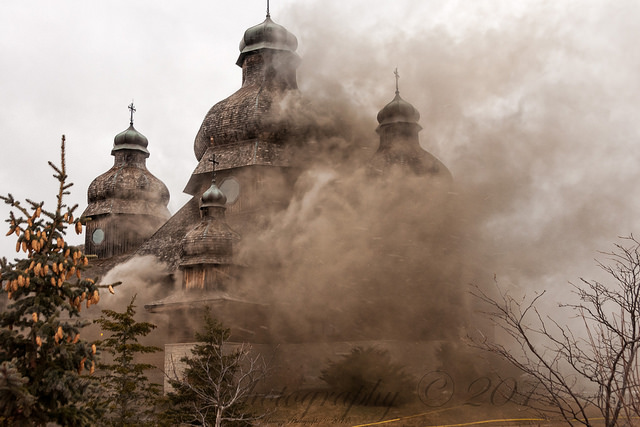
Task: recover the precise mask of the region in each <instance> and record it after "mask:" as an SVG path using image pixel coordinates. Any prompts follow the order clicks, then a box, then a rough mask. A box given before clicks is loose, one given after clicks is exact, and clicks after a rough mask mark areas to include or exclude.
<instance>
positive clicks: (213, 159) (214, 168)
mask: <svg viewBox="0 0 640 427" xmlns="http://www.w3.org/2000/svg"><path fill="white" fill-rule="evenodd" d="M209 161H210V162H211V164H212V165H213V183H214V184H215V183H216V165H219V164H220V162H218V161H217V160H216V155H215V154H212V155H211V157H210V158H209Z"/></svg>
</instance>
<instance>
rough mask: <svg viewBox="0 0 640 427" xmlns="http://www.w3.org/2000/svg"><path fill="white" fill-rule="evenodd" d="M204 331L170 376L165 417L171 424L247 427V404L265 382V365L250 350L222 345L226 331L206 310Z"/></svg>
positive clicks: (227, 336)
mask: <svg viewBox="0 0 640 427" xmlns="http://www.w3.org/2000/svg"><path fill="white" fill-rule="evenodd" d="M204 323H205V324H204V330H203V331H202V332H196V340H197V341H198V344H196V345H195V346H194V347H193V349H192V350H191V356H185V357H183V358H181V359H180V362H182V364H183V365H184V371H182V372H181V373H178V372H177V369H175V366H174V370H173V372H172V373H170V374H169V383H170V384H171V386H172V387H173V389H174V391H173V392H171V393H169V395H168V397H169V400H170V402H171V403H172V405H173V407H172V410H171V413H170V414H169V415H170V416H171V417H172V419H173V420H174V422H175V423H176V424H179V423H196V424H197V425H202V426H216V427H219V426H220V425H222V422H223V421H224V425H248V423H249V422H250V421H252V420H256V419H257V418H259V416H255V415H254V414H251V413H249V412H248V411H247V408H246V400H247V398H248V397H249V396H250V394H251V393H252V392H253V389H254V388H255V386H256V384H257V383H258V382H259V381H260V380H261V379H263V378H264V376H265V374H266V366H265V363H264V360H263V358H262V357H261V356H259V355H258V356H251V355H250V352H251V348H250V347H249V346H245V345H239V346H236V347H235V348H231V346H230V344H229V343H227V341H228V339H229V336H230V335H231V330H230V329H228V328H225V327H224V326H223V325H222V324H221V323H220V322H219V321H218V320H216V319H214V318H212V317H211V315H210V313H209V311H208V310H207V311H206V312H205V316H204Z"/></svg>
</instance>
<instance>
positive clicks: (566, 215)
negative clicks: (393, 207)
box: [0, 0, 640, 281]
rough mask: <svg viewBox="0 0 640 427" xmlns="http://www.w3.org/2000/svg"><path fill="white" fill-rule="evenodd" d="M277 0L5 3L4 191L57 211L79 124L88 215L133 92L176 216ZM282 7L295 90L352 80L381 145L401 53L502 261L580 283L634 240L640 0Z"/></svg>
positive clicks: (79, 182)
mask: <svg viewBox="0 0 640 427" xmlns="http://www.w3.org/2000/svg"><path fill="white" fill-rule="evenodd" d="M265 9H266V5H265V1H263V0H244V1H242V2H237V1H226V0H220V1H204V0H192V1H185V2H177V1H173V2H169V1H158V0H154V1H142V0H137V1H131V0H129V1H118V0H111V1H108V2H90V1H86V0H75V1H71V0H59V1H55V2H52V1H48V0H35V1H29V2H9V1H5V2H3V4H2V6H1V7H0V58H1V64H2V66H1V67H0V100H1V101H2V102H1V103H0V129H1V131H2V133H1V138H2V154H1V158H2V159H3V162H2V166H1V169H0V193H2V194H6V193H8V192H11V193H12V194H13V195H14V196H16V197H17V198H20V199H24V198H32V199H34V200H45V201H46V202H47V204H48V205H49V206H51V205H52V204H53V202H54V192H55V189H56V187H55V181H54V180H53V179H52V178H50V176H51V173H50V170H49V169H48V167H47V165H46V162H47V160H53V161H55V162H56V163H58V161H59V160H58V158H59V142H60V136H61V135H62V134H65V135H66V137H67V167H68V172H69V175H70V178H71V180H72V181H73V182H74V183H75V186H74V187H73V188H72V196H71V198H70V202H71V203H78V204H79V205H80V208H79V210H80V211H82V210H84V208H85V207H86V192H87V187H88V186H89V184H90V183H91V181H92V180H93V179H94V178H95V177H97V176H98V175H100V174H101V173H103V172H105V171H107V170H108V169H109V168H110V167H111V166H112V164H113V157H112V156H111V155H110V150H111V148H112V144H113V137H114V136H115V135H116V134H117V133H119V132H121V131H122V130H125V129H126V128H127V127H128V120H129V112H128V110H127V105H128V104H129V103H130V102H131V101H132V100H134V102H135V105H136V108H137V113H136V115H135V126H136V128H137V129H138V130H139V131H140V132H141V133H143V134H144V135H145V136H146V137H147V138H148V139H149V147H148V148H149V151H150V152H151V157H150V158H149V159H148V162H147V166H148V168H149V170H150V171H151V172H152V173H153V174H154V175H156V176H157V177H158V178H160V179H161V180H162V181H163V182H164V183H165V184H166V185H167V187H168V188H169V191H170V193H171V203H170V205H169V208H170V210H171V211H172V212H175V211H176V210H177V209H178V208H179V207H180V206H182V204H183V203H184V202H186V200H187V197H186V196H185V195H184V194H183V193H182V189H183V188H184V186H185V184H186V183H187V181H188V179H189V176H190V174H191V172H192V170H193V169H194V167H195V165H196V160H195V157H194V154H193V140H194V138H195V135H196V133H197V131H198V128H199V126H200V123H201V121H202V119H203V118H204V115H205V114H206V112H207V111H208V109H209V108H210V107H211V106H212V105H214V104H215V103H217V102H218V101H220V100H222V99H224V98H225V97H227V96H229V95H230V94H231V93H233V92H234V91H235V90H237V89H238V88H239V87H240V83H241V70H240V68H238V67H237V66H236V65H235V61H236V59H237V57H238V53H239V52H238V43H239V41H240V39H241V37H242V34H243V33H244V31H245V30H246V29H247V28H249V27H250V26H252V25H255V24H258V23H260V22H262V20H263V19H264V16H265ZM271 15H272V18H273V19H274V21H276V22H277V23H279V24H281V25H284V26H285V27H286V28H287V29H289V30H290V31H291V32H293V33H294V34H295V35H296V36H297V37H298V41H299V49H298V52H299V53H300V55H301V56H302V58H303V64H302V66H301V67H300V70H299V73H298V81H299V83H300V86H301V89H302V90H303V91H304V90H308V93H309V94H311V95H313V94H320V93H322V90H321V89H320V88H322V87H323V85H330V86H332V87H333V86H338V87H339V88H340V91H339V92H340V93H341V94H342V96H346V97H347V98H350V99H351V101H352V102H353V107H354V108H357V109H360V110H361V111H362V110H364V111H366V112H367V114H368V113H369V112H370V114H371V138H373V139H374V140H375V138H377V137H376V135H375V132H374V131H375V127H376V125H377V123H376V121H375V114H376V112H377V111H378V110H379V109H381V108H382V107H383V106H384V105H385V103H387V102H388V101H390V100H391V99H392V98H393V90H394V80H393V74H392V73H393V69H394V68H395V67H396V66H397V67H399V69H400V75H401V80H400V82H401V83H400V85H401V86H400V87H401V92H402V95H403V97H404V98H405V99H406V100H407V101H409V102H411V103H413V104H414V105H415V106H416V107H417V108H418V109H419V111H420V112H421V115H422V118H421V125H422V126H423V128H424V130H423V132H422V133H421V138H422V144H423V146H424V147H425V148H427V149H428V150H429V151H431V152H432V153H434V154H435V155H436V156H438V157H439V158H440V159H441V160H442V161H443V162H444V163H445V164H446V165H447V166H448V167H449V168H450V170H451V171H452V173H453V175H454V178H455V179H456V182H457V183H458V184H459V185H462V186H467V185H469V186H471V188H474V191H477V192H478V193H479V196H478V197H479V199H480V200H484V201H489V202H487V203H488V204H487V205H484V206H483V207H481V208H479V214H478V215H479V216H480V217H481V220H482V221H483V223H484V227H485V229H486V231H487V236H490V238H492V239H495V240H496V242H497V245H496V246H500V245H503V246H504V248H505V250H504V252H505V253H508V254H507V255H505V253H496V254H495V256H496V257H497V258H499V259H500V257H502V261H503V262H502V265H503V269H504V271H501V272H500V273H502V274H504V275H506V276H510V275H513V276H515V274H513V273H510V272H513V271H518V272H519V273H518V274H522V272H523V271H526V270H527V269H528V268H531V265H533V264H538V263H544V264H545V266H546V267H545V270H546V271H547V272H548V273H547V274H548V275H550V276H552V277H553V279H554V280H556V279H558V278H561V279H563V280H565V281H566V280H574V279H575V277H576V275H579V274H583V273H584V270H583V266H584V265H593V261H592V259H593V257H595V256H596V255H597V253H596V251H597V250H599V249H609V248H610V246H609V245H610V243H612V242H613V241H614V240H615V238H616V236H618V235H627V234H629V233H631V232H634V231H636V232H638V233H639V235H640V231H639V230H640V227H639V226H640V215H638V214H639V213H640V203H639V202H638V200H640V197H638V196H639V195H640V194H638V193H639V189H638V185H637V183H638V179H639V178H640V171H639V170H638V165H639V164H640V163H639V161H640V154H639V153H638V144H639V142H640V139H639V138H640V131H639V125H638V123H639V121H640V117H639V113H640V83H639V82H640V79H639V76H640V50H639V49H638V47H637V40H638V31H637V22H638V18H640V3H638V2H635V1H625V0H620V1H615V2H611V1H605V0H602V1H595V0H583V1H568V0H567V1H559V2H558V1H555V2H544V1H524V0H521V1H512V0H507V1H497V0H496V1H477V0H467V1H464V0H458V1H436V0H430V1H427V0H396V1H394V2H390V1H378V0H348V1H337V0H322V1H321V0H304V1H302V0H274V1H272V2H271ZM469 186H467V187H466V188H470V187H469ZM0 214H1V215H2V217H3V218H6V216H7V209H5V208H4V207H2V209H0ZM1 235H2V236H3V237H1V238H0V255H4V256H7V257H13V251H14V249H13V248H14V244H15V241H14V240H13V239H12V238H6V237H4V230H3V232H2V233H1ZM80 242H81V241H80V240H78V241H77V242H76V243H80ZM513 248H518V250H519V251H521V253H518V256H517V257H513ZM578 260H580V262H579V263H578V264H576V262H577V261H578ZM534 270H535V272H532V273H531V274H532V275H533V276H535V278H536V280H540V277H541V276H542V275H544V274H543V273H541V271H540V270H539V269H534ZM541 280H543V281H544V280H545V279H544V278H543V279H541Z"/></svg>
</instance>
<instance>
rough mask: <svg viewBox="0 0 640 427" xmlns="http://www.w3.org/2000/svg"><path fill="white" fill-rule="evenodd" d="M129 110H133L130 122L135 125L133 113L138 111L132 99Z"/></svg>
mask: <svg viewBox="0 0 640 427" xmlns="http://www.w3.org/2000/svg"><path fill="white" fill-rule="evenodd" d="M129 111H131V119H130V121H129V124H131V125H133V113H135V112H136V107H135V106H134V105H133V101H131V104H129Z"/></svg>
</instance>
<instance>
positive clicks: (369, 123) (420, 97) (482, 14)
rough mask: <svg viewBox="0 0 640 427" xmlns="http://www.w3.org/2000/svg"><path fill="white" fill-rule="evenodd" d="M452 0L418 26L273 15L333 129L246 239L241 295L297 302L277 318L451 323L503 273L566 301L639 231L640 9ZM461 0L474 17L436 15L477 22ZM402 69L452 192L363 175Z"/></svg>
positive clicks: (349, 17)
mask: <svg viewBox="0 0 640 427" xmlns="http://www.w3.org/2000/svg"><path fill="white" fill-rule="evenodd" d="M412 7H416V8H418V9H419V10H422V11H424V8H423V7H422V8H421V6H420V5H419V4H418V3H417V2H402V3H401V6H400V9H401V12H399V15H401V16H402V17H403V18H405V19H408V20H409V19H410V18H409V16H410V12H411V8H412ZM456 7H460V10H455V7H453V8H452V9H448V10H445V9H447V8H446V7H444V6H441V9H438V13H435V15H436V17H429V16H425V19H424V25H423V26H422V27H420V28H415V27H413V28H412V31H411V32H403V31H394V30H398V28H399V29H402V26H403V22H402V21H397V22H396V24H397V26H398V28H395V29H388V28H384V27H383V26H380V25H378V26H376V27H375V28H374V27H368V28H367V27H365V28H362V29H358V27H357V24H355V26H353V25H351V23H352V22H354V21H356V20H357V10H355V9H348V10H347V11H344V10H338V6H337V5H332V4H326V3H325V2H323V3H319V2H318V3H312V4H309V3H305V4H297V5H294V6H292V8H291V9H290V10H288V11H287V14H285V16H280V17H278V18H279V19H278V22H280V23H283V24H284V25H285V26H287V27H288V28H289V29H290V30H291V31H292V32H294V33H295V34H296V35H297V36H298V38H299V39H300V40H301V51H302V55H303V63H302V66H301V69H300V72H299V82H300V87H301V90H302V91H303V93H304V95H305V97H306V98H307V99H309V100H310V101H311V103H312V104H313V106H312V111H313V114H310V115H309V116H307V117H306V119H309V118H310V117H312V118H313V119H314V120H316V123H317V124H319V125H321V126H324V127H325V128H327V127H328V128H330V129H333V131H329V132H327V133H326V134H325V135H320V136H319V137H318V138H317V140H315V141H314V143H315V144H316V146H315V147H314V149H315V150H317V151H314V152H313V153H314V156H316V160H319V161H318V162H317V163H316V166H315V167H312V169H311V170H309V171H308V172H306V173H305V174H304V175H303V176H302V177H301V179H300V181H299V182H298V187H297V190H298V193H297V197H296V199H295V200H294V202H293V203H292V204H291V205H290V206H289V209H288V210H287V211H286V212H284V213H282V214H281V215H279V216H277V217H276V218H274V219H273V227H272V228H271V229H269V230H268V232H266V233H265V234H264V235H261V236H258V238H257V240H255V239H254V238H253V236H248V237H247V238H245V239H244V240H243V243H242V246H241V254H242V256H244V257H247V259H248V260H250V261H251V262H252V263H253V264H254V265H259V266H260V267H259V268H257V269H256V271H259V272H260V273H259V274H257V275H256V277H251V280H248V281H246V283H248V284H249V285H248V286H249V288H250V289H249V290H248V292H249V293H251V292H252V291H254V292H255V293H254V296H258V295H259V296H260V297H262V298H267V299H268V298H273V299H274V301H279V302H283V301H286V303H287V304H290V305H289V306H288V309H289V313H290V316H291V317H290V318H289V319H284V320H283V323H285V324H286V323H295V322H299V321H300V320H299V319H301V318H306V319H307V320H308V321H309V323H310V324H314V323H322V322H323V321H325V322H327V319H336V318H341V319H342V318H349V320H348V321H346V320H345V322H346V323H345V324H344V325H342V326H346V325H347V324H348V325H350V327H352V328H354V329H353V330H355V331H358V330H366V327H367V324H369V325H371V322H372V319H376V320H379V319H380V318H385V319H388V320H389V321H390V322H392V323H395V322H396V321H399V323H398V324H400V325H402V324H412V325H414V327H415V328H416V329H417V330H419V329H420V328H431V329H432V330H433V329H435V330H437V331H438V332H437V333H435V334H431V335H430V334H429V333H427V332H424V331H423V336H430V337H435V336H443V335H450V334H457V333H458V332H459V330H458V327H462V326H464V322H465V321H464V320H463V319H462V318H463V317H465V313H467V312H468V311H469V306H468V304H469V302H468V301H466V291H467V286H468V284H469V283H470V282H473V283H477V284H484V283H487V282H489V283H490V282H491V281H492V280H493V277H494V274H496V275H497V277H498V280H499V281H500V282H501V283H503V284H504V286H514V287H516V288H518V290H517V292H521V293H526V292H532V291H534V290H540V289H550V290H551V291H552V292H556V293H557V295H559V297H560V298H565V297H567V296H568V292H569V290H570V287H569V286H568V281H570V280H575V279H576V278H577V277H578V276H587V277H590V276H592V275H598V274H599V272H598V271H596V270H595V268H594V265H595V263H594V262H593V258H594V257H596V256H597V251H598V250H606V249H608V248H610V245H611V242H613V241H615V240H616V238H617V236H619V235H626V234H629V233H631V232H633V231H634V227H636V226H637V221H636V217H637V216H636V215H635V212H636V211H637V208H638V204H637V202H636V201H635V197H633V195H634V191H635V182H636V179H637V177H638V173H637V168H635V165H636V164H637V160H638V159H637V156H638V154H637V150H635V149H634V146H635V142H636V140H637V138H638V132H637V130H636V129H635V124H634V121H633V117H634V113H637V106H636V105H635V101H634V100H637V99H638V95H639V94H640V87H639V85H638V83H637V79H636V78H635V76H634V71H636V70H637V69H638V67H637V66H638V64H640V58H639V57H638V54H637V53H636V52H635V50H634V49H632V46H630V43H629V40H630V38H629V34H630V32H632V28H633V20H632V19H629V16H633V15H635V16H637V13H638V10H637V6H635V5H633V4H631V3H629V2H623V3H621V4H619V5H618V6H617V7H613V6H608V5H605V4H604V3H600V2H591V3H589V5H588V7H584V8H578V7H575V5H573V6H572V5H570V4H568V3H567V4H559V5H548V4H537V3H533V4H527V5H526V7H524V6H523V8H522V9H520V10H512V11H511V12H510V13H506V14H505V13H500V11H498V12H496V14H495V16H491V14H490V13H489V12H490V11H486V10H483V9H482V7H481V6H472V5H470V4H467V3H465V2H460V3H457V4H456ZM465 7H468V8H471V9H474V8H477V9H478V10H477V12H478V14H479V15H478V17H477V20H478V22H477V25H466V26H464V28H462V29H461V28H456V27H455V25H453V24H451V23H450V22H449V23H447V22H442V21H439V19H438V16H439V18H442V17H443V16H448V17H450V18H451V20H452V21H454V22H455V20H456V14H457V13H460V14H463V13H464V15H465V16H467V17H468V16H469V15H473V14H472V13H470V12H469V10H463V9H464V8H465ZM436 9H437V8H436ZM339 12H342V13H339ZM403 12H404V14H403ZM310 17H313V18H312V19H311V18H310ZM483 19H484V20H485V22H482V20H483ZM289 22H291V23H292V24H289ZM345 28H349V29H350V31H348V32H346V31H344V29H345ZM390 33H392V34H393V35H391V36H389V37H386V36H385V35H389V34H390ZM395 66H399V68H400V75H401V80H400V91H401V95H402V96H403V98H404V99H406V100H407V101H409V102H411V103H413V104H414V105H415V106H416V107H417V108H418V110H419V111H420V112H421V114H422V119H421V125H422V126H423V128H424V130H423V131H422V133H421V143H422V145H423V147H424V148H425V149H427V150H428V151H430V152H431V153H433V154H435V155H436V156H438V157H439V158H440V159H441V160H442V161H443V162H444V163H445V164H446V165H447V166H448V167H449V168H450V170H451V171H452V173H453V176H454V180H455V184H454V187H453V188H452V189H451V191H450V194H448V196H447V197H443V196H442V194H441V193H437V192H436V194H431V192H430V190H429V188H430V185H431V183H429V182H428V180H426V181H425V179H424V178H422V179H411V178H407V177H402V176H391V177H389V179H388V180H387V181H385V182H384V183H379V182H375V181H372V180H371V179H370V177H368V176H367V175H366V173H365V171H364V169H363V168H362V165H363V163H364V162H363V159H366V158H367V157H368V156H370V155H371V154H372V153H373V152H374V151H375V148H376V147H377V135H376V134H375V133H374V129H375V127H376V125H377V123H376V122H375V114H376V113H377V111H378V110H379V109H380V108H382V107H383V106H384V105H385V104H386V103H387V102H389V101H390V100H391V99H392V97H393V90H394V89H395V88H394V86H393V75H392V71H393V68H394V67H395ZM336 153H340V154H341V155H342V157H340V155H338V154H336ZM344 153H348V154H347V155H345V154H344ZM345 158H346V160H347V161H346V163H345ZM340 161H342V162H340ZM345 164H346V165H347V167H345ZM436 187H437V186H436ZM377 243H379V245H380V246H376V244H377ZM261 263H262V264H261ZM269 267H273V275H271V276H270V275H269ZM256 291H257V292H256ZM386 295H393V296H394V297H397V296H398V295H401V296H402V297H403V298H399V299H398V298H396V299H389V300H385V296H386ZM283 311H285V312H286V311H287V310H286V309H285V310H283ZM300 316H301V317H300ZM402 318H404V319H402ZM399 319H400V320H399ZM343 320H344V319H343ZM403 320H404V321H403ZM336 322H338V321H336ZM329 323H331V322H329ZM338 323H339V322H338ZM374 325H375V328H378V330H384V325H386V323H385V322H382V323H379V322H374ZM445 325H446V326H445ZM395 326H397V325H395ZM395 326H394V327H395ZM309 327H310V328H313V327H312V326H309ZM412 332H416V331H411V332H409V333H408V334H407V335H409V336H411V335H412ZM419 334H420V333H418V335H419ZM356 335H357V334H356ZM363 335H366V333H363Z"/></svg>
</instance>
